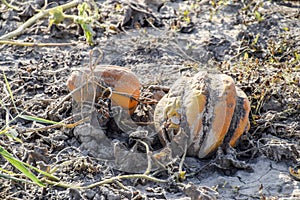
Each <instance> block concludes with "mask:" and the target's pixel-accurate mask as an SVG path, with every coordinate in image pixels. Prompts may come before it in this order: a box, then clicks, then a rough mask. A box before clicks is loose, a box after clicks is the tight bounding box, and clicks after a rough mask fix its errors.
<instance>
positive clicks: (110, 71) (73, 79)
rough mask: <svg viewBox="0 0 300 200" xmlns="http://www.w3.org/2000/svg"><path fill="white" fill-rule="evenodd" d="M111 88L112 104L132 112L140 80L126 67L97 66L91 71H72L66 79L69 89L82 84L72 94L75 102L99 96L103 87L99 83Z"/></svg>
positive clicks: (90, 100)
mask: <svg viewBox="0 0 300 200" xmlns="http://www.w3.org/2000/svg"><path fill="white" fill-rule="evenodd" d="M102 83H104V84H105V87H110V88H111V89H112V90H113V94H112V96H111V99H112V102H113V105H119V106H122V107H123V108H124V109H128V110H129V112H130V113H131V114H132V113H133V111H134V109H135V108H136V106H137V104H138V101H137V99H138V98H139V96H140V90H139V89H140V82H139V80H138V78H137V77H136V75H135V74H134V73H132V72H131V71H130V70H129V69H128V68H125V67H118V66H97V67H96V68H95V69H94V71H93V73H91V70H90V69H88V68H84V69H80V70H79V71H74V72H72V74H71V76H70V77H69V79H68V81H67V86H68V88H69V90H70V91H73V90H75V89H76V88H78V87H80V86H81V85H84V86H83V87H82V88H81V89H79V90H78V91H75V92H74V93H73V94H72V97H73V99H74V100H75V101H76V102H83V101H89V102H93V101H94V99H97V98H99V97H100V96H101V94H102V91H103V88H101V87H100V84H102Z"/></svg>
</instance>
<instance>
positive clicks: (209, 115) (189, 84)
mask: <svg viewBox="0 0 300 200" xmlns="http://www.w3.org/2000/svg"><path fill="white" fill-rule="evenodd" d="M249 112H250V103H249V100H248V98H247V96H246V94H245V93H244V92H243V91H242V90H240V89H239V88H237V87H236V86H235V84H234V81H233V79H232V78H231V77H229V76H227V75H225V74H220V73H212V72H207V71H203V72H199V73H197V74H196V75H195V76H194V77H183V78H182V79H179V80H178V81H176V82H175V84H174V85H173V86H172V88H171V89H170V91H169V93H168V94H167V95H165V96H164V97H163V98H162V99H161V100H160V101H159V103H158V104H157V106H156V109H155V112H154V122H155V126H156V129H157V130H159V137H160V140H161V143H162V144H163V145H164V146H165V147H164V148H165V149H163V150H162V151H161V153H158V154H156V155H155V157H156V158H157V159H158V160H161V161H163V160H165V161H166V160H168V158H167V157H166V156H167V155H166V154H165V152H172V154H173V155H172V157H176V156H180V155H182V154H183V153H184V152H185V151H187V155H188V156H195V157H199V158H204V157H207V156H209V155H211V154H212V153H213V152H214V151H215V150H216V149H217V148H218V147H219V146H221V145H222V144H224V145H225V147H226V145H228V144H229V145H230V146H235V145H236V143H237V140H238V138H239V137H240V136H241V135H242V134H243V133H244V132H245V131H248V129H249V127H250V125H249V119H248V116H249Z"/></svg>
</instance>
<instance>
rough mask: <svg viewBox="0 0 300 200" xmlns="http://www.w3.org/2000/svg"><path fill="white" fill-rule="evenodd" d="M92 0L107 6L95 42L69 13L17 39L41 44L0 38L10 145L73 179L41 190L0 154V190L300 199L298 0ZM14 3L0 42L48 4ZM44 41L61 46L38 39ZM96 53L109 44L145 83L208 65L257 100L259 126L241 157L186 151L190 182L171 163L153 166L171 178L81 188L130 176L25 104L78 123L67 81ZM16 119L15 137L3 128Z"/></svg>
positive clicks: (27, 195) (254, 121)
mask: <svg viewBox="0 0 300 200" xmlns="http://www.w3.org/2000/svg"><path fill="white" fill-rule="evenodd" d="M55 2H56V1H48V4H49V5H48V6H47V8H50V7H54V6H57V3H55ZM57 2H58V4H60V5H61V4H65V3H66V2H67V1H64V0H62V1H57ZM95 2H96V4H92V3H91V4H89V5H91V10H90V11H91V12H89V13H90V15H91V13H94V12H95V10H97V11H98V15H97V20H95V22H94V23H93V25H92V26H91V28H92V29H93V31H91V32H89V33H93V37H92V39H93V40H92V43H93V44H91V45H89V44H87V42H86V37H85V35H84V31H83V29H82V27H81V26H80V25H79V24H78V23H75V22H73V21H72V20H70V19H65V20H63V21H61V23H59V24H57V25H56V24H53V25H52V26H50V27H49V16H46V17H44V18H42V19H40V20H37V21H35V23H33V25H32V26H30V27H28V28H26V30H24V31H22V34H20V35H18V36H17V37H15V38H13V39H17V40H18V41H19V42H28V43H31V44H35V45H33V46H24V43H23V45H11V44H7V41H6V44H3V43H1V44H0V69H1V71H2V72H3V73H2V74H1V79H0V81H1V85H0V88H1V93H0V100H1V108H0V115H1V117H0V125H1V134H0V145H1V147H2V148H4V149H5V150H7V151H8V152H10V153H11V154H13V155H14V156H15V157H16V158H18V159H20V160H21V161H23V162H25V163H28V164H30V165H32V166H35V167H38V168H40V169H42V170H46V171H47V170H48V172H50V171H51V170H53V169H54V168H55V170H53V174H54V175H55V176H57V177H59V178H60V181H61V182H64V183H68V184H69V185H72V186H73V188H70V187H66V186H63V185H55V184H51V183H47V184H46V187H45V188H42V187H39V186H36V185H34V184H31V183H26V182H20V181H16V180H12V179H8V178H7V177H8V176H4V175H8V174H9V175H10V176H13V177H17V178H24V176H23V175H20V172H19V171H18V170H16V169H15V168H14V167H13V166H12V165H10V164H9V163H8V161H7V160H6V159H4V158H3V157H2V156H0V171H1V172H0V198H1V199H110V200H112V199H197V198H200V197H202V198H203V199H299V198H300V182H299V179H298V180H297V179H296V178H295V177H293V176H291V174H290V173H289V167H292V168H294V169H295V170H297V169H300V162H299V159H300V142H299V139H300V2H299V1H288V0H276V1H275V0H274V1H267V0H244V1H234V0H233V1H229V0H228V1H227V0H225V1H206V0H200V1H196V0H194V1H192V0H187V1H182V0H173V1H166V2H164V1H159V2H164V3H163V4H162V5H159V4H157V3H156V1H138V2H139V3H138V2H137V1H132V2H130V1H121V0H102V1H95ZM145 2H146V3H145ZM10 3H11V4H12V5H14V6H16V7H17V8H18V9H19V10H18V11H17V10H13V9H12V8H8V7H7V6H6V5H4V4H3V3H1V4H0V39H8V38H6V37H4V36H5V34H7V33H9V32H12V31H13V30H15V29H17V28H18V27H19V26H20V25H21V24H23V23H24V22H25V21H26V20H28V19H29V18H30V17H32V16H33V15H35V14H36V13H37V12H38V11H39V10H40V9H42V8H43V6H44V1H39V0H33V1H11V2H10ZM144 3H145V4H144ZM96 7H97V8H96ZM65 13H66V14H69V15H77V13H78V11H77V8H76V6H75V7H74V8H70V9H67V10H66V11H65ZM1 41H4V40H0V42H1ZM45 43H52V44H54V45H52V46H46V45H45V46H42V45H40V46H39V44H45ZM58 43H67V44H64V45H58ZM91 50H94V52H99V51H101V52H102V53H103V56H102V59H101V61H100V64H110V65H119V66H124V67H128V68H130V69H131V70H132V71H133V72H134V73H135V74H136V75H137V76H138V77H139V80H140V82H141V83H142V86H143V88H144V89H145V88H147V87H149V85H152V86H164V87H170V86H171V85H172V84H173V83H174V81H175V80H177V79H178V78H179V77H180V76H183V75H192V74H195V73H196V72H197V71H199V70H212V71H215V70H218V71H221V72H223V73H225V74H227V75H230V76H232V77H233V78H234V80H235V82H236V85H237V86H239V87H240V88H241V89H242V90H243V91H244V92H245V93H246V94H247V95H248V97H249V100H250V102H251V113H250V123H251V128H250V130H249V132H248V133H247V134H245V135H244V136H243V137H242V138H241V141H240V144H239V145H238V146H237V147H236V150H235V152H234V158H232V157H230V156H231V155H220V154H216V155H214V156H213V157H211V158H209V159H203V160H199V159H196V158H190V157H187V158H186V159H185V163H184V165H183V170H184V171H185V172H186V179H185V180H176V179H175V178H174V177H176V176H175V175H176V172H178V163H175V164H174V165H173V166H171V169H170V170H169V171H168V172H159V173H155V172H151V174H150V175H153V176H154V177H156V178H159V179H163V180H167V183H159V182H156V181H149V180H144V179H124V180H120V181H112V182H111V183H106V184H102V185H100V186H95V187H86V188H84V189H80V188H76V186H78V185H81V186H89V185H91V184H92V183H96V182H99V181H102V180H106V179H109V178H111V177H116V176H118V175H124V174H128V173H125V172H122V171H118V170H116V169H114V168H113V167H111V166H110V165H109V164H108V162H106V161H103V160H102V159H99V158H97V157H95V155H93V154H92V153H91V152H90V151H89V149H88V148H83V146H82V143H83V141H81V140H80V138H79V137H78V134H76V128H75V130H74V129H73V128H71V129H68V128H65V127H56V128H45V129H41V130H39V129H38V128H42V127H45V126H48V125H49V124H45V123H40V122H36V121H34V122H33V121H31V120H28V119H24V118H21V117H20V113H21V114H23V115H30V116H36V117H40V118H44V119H48V120H52V121H57V122H58V121H62V120H67V121H65V122H66V123H73V122H74V119H72V116H73V114H75V113H76V112H75V110H74V107H75V105H74V102H73V101H72V98H71V97H70V96H68V94H69V91H68V89H67V87H66V81H67V79H68V77H69V75H70V74H71V72H72V71H73V70H74V69H78V68H82V67H87V66H88V63H89V62H90V61H91V60H92V61H93V62H94V61H95V59H96V58H97V55H92V56H90V51H91ZM5 77H6V78H7V80H8V83H9V86H10V89H11V93H12V95H10V90H9V89H8V87H7V84H6V83H5ZM11 96H13V99H12V97H11ZM152 108H153V107H152ZM150 112H151V109H150ZM140 117H141V116H140ZM72 120H73V121H72ZM8 127H10V128H11V129H10V131H9V132H8V133H9V134H8V133H5V134H2V133H3V132H2V131H3V130H4V129H6V128H8ZM16 138H18V139H16ZM234 162H238V163H242V164H241V165H235V164H234ZM238 166H240V167H238ZM49 170H50V171H49ZM9 172H13V174H11V173H9ZM36 175H38V177H40V178H42V175H40V174H36ZM5 177H6V178H5ZM299 177H300V176H299ZM299 177H298V178H299Z"/></svg>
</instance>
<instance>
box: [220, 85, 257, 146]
mask: <svg viewBox="0 0 300 200" xmlns="http://www.w3.org/2000/svg"><path fill="white" fill-rule="evenodd" d="M236 92H237V100H236V101H237V103H236V107H235V111H234V114H233V117H232V120H231V124H230V128H229V130H228V134H227V135H226V143H228V141H229V144H230V146H232V147H234V146H235V145H236V143H237V141H238V139H239V138H240V137H241V135H242V134H243V133H244V132H247V131H248V130H249V128H250V122H249V113H250V109H251V108H250V102H249V100H248V97H247V95H246V94H245V93H244V92H243V91H242V90H241V89H240V88H238V87H236Z"/></svg>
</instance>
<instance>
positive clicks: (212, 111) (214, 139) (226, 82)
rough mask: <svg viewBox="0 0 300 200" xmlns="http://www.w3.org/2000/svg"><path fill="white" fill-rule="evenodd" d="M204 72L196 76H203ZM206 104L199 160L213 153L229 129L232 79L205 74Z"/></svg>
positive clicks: (232, 88)
mask: <svg viewBox="0 0 300 200" xmlns="http://www.w3.org/2000/svg"><path fill="white" fill-rule="evenodd" d="M205 73H206V72H202V73H198V74H196V76H195V77H196V78H197V77H203V76H205ZM206 76H207V79H206V80H205V81H206V82H207V85H208V88H209V89H208V94H207V104H206V110H205V114H204V116H203V126H204V134H203V135H204V137H203V142H202V143H200V144H199V145H200V150H199V152H198V157H199V158H204V157H206V156H207V155H209V154H210V153H212V152H213V151H215V150H216V149H217V148H218V147H219V146H220V145H221V144H222V143H223V139H224V137H225V135H226V133H227V131H228V129H229V126H230V123H231V118H232V116H233V113H234V108H235V104H236V91H235V84H234V81H233V79H232V78H231V77H230V76H227V75H225V74H207V75H206Z"/></svg>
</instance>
